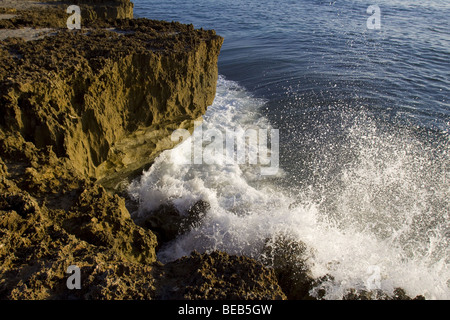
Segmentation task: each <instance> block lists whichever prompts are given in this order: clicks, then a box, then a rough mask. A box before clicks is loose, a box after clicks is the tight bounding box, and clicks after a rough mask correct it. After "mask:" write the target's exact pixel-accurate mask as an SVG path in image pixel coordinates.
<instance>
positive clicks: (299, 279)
mask: <svg viewBox="0 0 450 320" xmlns="http://www.w3.org/2000/svg"><path fill="white" fill-rule="evenodd" d="M308 255H309V252H308V248H307V247H306V245H305V244H304V243H303V242H301V241H298V240H296V239H295V238H294V237H292V236H291V235H289V234H279V235H276V236H275V237H274V238H273V239H268V240H267V241H266V245H265V248H264V251H263V253H262V262H263V264H264V265H265V266H268V267H270V268H273V270H274V272H275V275H276V277H277V279H278V283H279V285H280V287H281V288H282V290H283V292H284V293H285V294H286V296H287V298H288V299H289V300H303V299H312V298H311V297H310V296H309V291H310V290H311V289H312V287H313V285H314V283H315V282H314V279H313V278H312V276H311V273H310V270H309V267H308V264H307V259H308Z"/></svg>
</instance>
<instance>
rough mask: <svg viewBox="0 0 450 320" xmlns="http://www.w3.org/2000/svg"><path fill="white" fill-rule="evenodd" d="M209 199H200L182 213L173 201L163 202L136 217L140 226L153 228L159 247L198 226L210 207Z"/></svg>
mask: <svg viewBox="0 0 450 320" xmlns="http://www.w3.org/2000/svg"><path fill="white" fill-rule="evenodd" d="M210 207H211V206H210V204H209V203H208V202H207V201H204V200H199V201H197V202H196V203H194V205H192V207H191V208H189V210H188V211H187V213H186V214H184V215H183V214H182V213H181V212H179V211H178V209H177V208H175V206H174V205H173V204H171V203H168V204H162V205H160V206H159V207H158V208H157V209H156V210H154V211H152V212H147V213H145V214H143V216H144V217H143V218H142V217H140V218H139V217H138V218H136V219H135V221H136V223H137V224H139V225H140V226H142V227H144V228H146V229H148V230H151V231H152V232H153V233H154V234H156V236H157V237H158V248H160V247H161V246H162V245H164V244H165V243H167V242H170V241H172V240H174V239H176V238H177V237H178V236H179V235H181V234H183V233H186V232H189V230H191V229H192V228H194V227H198V226H199V225H200V224H201V223H202V220H203V219H204V218H205V217H206V213H207V211H208V210H209V209H210Z"/></svg>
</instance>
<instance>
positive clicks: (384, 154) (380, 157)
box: [129, 0, 450, 299]
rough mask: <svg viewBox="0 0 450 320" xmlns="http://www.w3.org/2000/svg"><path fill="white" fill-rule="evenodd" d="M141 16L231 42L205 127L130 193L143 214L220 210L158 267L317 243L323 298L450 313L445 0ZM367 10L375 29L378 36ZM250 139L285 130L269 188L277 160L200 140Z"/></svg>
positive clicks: (189, 8)
mask: <svg viewBox="0 0 450 320" xmlns="http://www.w3.org/2000/svg"><path fill="white" fill-rule="evenodd" d="M134 3H135V15H136V16H138V17H146V18H151V19H160V20H168V21H180V22H183V23H192V24H194V26H195V27H196V28H205V29H215V30H216V32H217V33H218V34H220V35H221V36H223V37H224V38H225V42H224V45H223V47H222V51H221V55H220V59H219V73H220V78H219V81H218V84H217V94H216V98H215V101H214V103H213V105H212V106H210V107H209V108H208V111H207V113H206V115H205V116H204V121H203V123H202V124H201V125H199V126H198V127H197V129H196V130H195V132H194V135H193V136H191V137H190V138H188V139H186V140H185V141H184V142H183V143H182V144H180V145H179V146H178V147H177V148H175V149H173V150H170V151H166V152H164V153H163V154H161V156H160V157H159V158H158V159H157V160H156V161H155V163H154V165H153V166H152V167H151V168H150V169H149V170H148V171H146V172H144V173H143V175H142V177H141V178H140V179H138V180H136V181H135V182H134V183H133V184H131V185H130V188H129V192H130V194H132V195H133V196H134V197H136V199H138V200H139V201H140V208H139V211H138V212H137V213H135V215H137V216H139V215H146V214H148V212H149V211H151V210H152V209H155V208H157V207H158V206H159V205H160V204H162V203H168V202H171V203H173V204H175V205H176V206H177V208H178V209H179V210H180V211H181V212H183V213H186V211H187V210H188V209H189V207H190V206H192V205H193V204H194V203H195V202H196V201H198V200H200V199H203V200H206V201H208V202H209V203H210V205H211V208H210V210H209V211H208V212H207V215H206V217H205V219H204V220H203V222H202V223H201V224H200V225H198V226H196V227H195V228H194V229H192V230H191V231H190V232H189V233H187V234H184V235H182V236H180V237H178V238H177V239H176V240H174V241H172V242H170V243H168V244H167V245H166V246H165V247H163V248H162V249H161V250H160V252H159V253H158V254H159V257H160V259H161V260H162V261H171V260H175V259H177V258H179V257H181V256H183V255H187V254H189V253H190V252H191V251H192V250H197V251H200V252H209V251H211V250H215V249H219V250H224V251H226V252H229V253H230V254H245V255H249V256H252V257H254V258H256V259H260V258H261V252H262V249H263V247H264V244H265V243H266V242H267V241H268V239H269V240H270V239H274V238H276V237H277V235H280V234H289V235H290V236H291V237H293V238H294V239H297V240H298V241H302V242H304V243H305V244H306V245H307V247H308V256H307V257H306V259H307V263H308V265H309V267H310V269H311V271H312V274H313V276H314V277H321V276H323V275H325V274H329V275H332V277H333V278H332V280H331V279H330V280H328V281H327V282H325V283H323V284H322V287H323V288H325V289H326V296H325V298H328V299H341V298H342V297H343V295H344V294H345V292H346V290H348V289H349V288H356V289H370V288H372V289H373V288H375V289H380V290H383V291H384V292H386V293H388V294H391V293H392V292H393V290H394V288H396V287H402V288H404V289H405V290H406V292H407V294H409V295H411V296H415V295H418V294H422V295H424V296H425V297H426V298H427V299H450V246H449V245H450V220H449V208H450V206H449V198H450V183H449V181H450V180H449V178H450V171H449V169H450V140H449V135H450V133H449V126H450V101H449V96H450V95H449V93H450V20H449V19H448V17H449V16H450V3H449V2H448V1H447V0H423V1H422V0H418V1H406V0H395V1H387V0H378V1H376V2H375V1H372V2H371V1H356V0H354V1H350V0H343V1H320V0H296V1H294V0H279V1H272V0H246V1H244V0H231V1H224V0H215V1H212V0H199V1H179V0H167V1H163V2H161V1H153V0H135V1H134ZM370 5H378V6H379V8H380V28H379V29H370V28H368V26H367V20H368V18H369V17H370V16H371V15H372V14H371V13H367V8H368V7H369V6H370ZM248 129H251V130H253V132H257V133H259V132H267V133H269V132H271V130H272V131H273V130H277V132H278V137H279V144H278V148H279V150H275V151H274V149H271V152H269V153H268V154H273V155H277V156H278V159H279V163H278V170H276V172H274V174H272V175H262V174H261V172H262V171H261V168H262V167H265V166H267V162H266V163H263V162H262V161H259V162H257V163H251V161H249V160H248V159H247V160H248V161H246V162H244V163H238V162H237V161H233V159H234V160H235V158H232V157H233V156H234V153H233V152H230V153H227V152H226V151H227V150H231V151H233V150H234V149H233V147H232V148H231V149H227V147H226V146H225V147H224V152H222V153H217V152H216V153H214V152H211V148H210V147H211V144H209V147H208V143H206V144H205V143H204V144H203V145H201V144H200V146H199V145H198V144H196V142H195V141H198V140H196V137H201V136H202V135H203V137H204V138H205V135H204V134H205V133H209V134H211V133H216V135H215V137H216V138H217V137H218V136H220V133H222V138H223V137H225V136H226V137H228V136H230V137H231V138H233V139H234V138H236V139H242V138H243V137H244V135H245V133H246V130H248ZM213 135H214V134H213ZM216 138H215V139H216ZM275 138H276V137H274V136H270V135H269V134H268V137H267V139H268V140H267V141H268V142H269V141H270V142H271V144H272V145H275V142H276V140H275ZM207 140H208V139H207ZM224 140H225V138H224ZM208 141H216V140H214V139H211V137H209V140H208ZM220 141H222V140H220ZM241 141H242V140H241ZM196 146H197V147H199V148H200V149H201V151H202V155H203V156H204V158H203V159H202V160H203V161H202V163H198V162H195V161H192V160H193V158H195V152H198V150H197V151H195V148H196ZM215 146H216V147H217V146H218V145H217V144H216V145H215ZM267 147H269V144H268V145H267ZM193 150H194V151H193ZM215 150H216V151H217V149H215ZM260 151H261V150H260ZM265 151H267V150H265ZM276 151H279V152H276ZM206 155H208V156H209V157H210V158H209V159H213V160H214V161H208V158H207V157H206ZM230 157H231V159H230ZM304 258H305V257H304ZM374 279H375V281H373V280H374ZM316 289H317V288H316ZM315 292H316V291H314V289H313V291H312V292H311V294H313V295H314V294H315Z"/></svg>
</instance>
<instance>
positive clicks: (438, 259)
mask: <svg viewBox="0 0 450 320" xmlns="http://www.w3.org/2000/svg"><path fill="white" fill-rule="evenodd" d="M263 105H264V101H263V100H260V99H256V98H254V97H252V96H251V95H250V94H249V93H248V92H246V91H245V90H244V89H243V88H241V87H239V86H238V85H237V84H236V83H234V82H232V81H228V80H225V79H224V78H222V77H221V78H219V81H218V89H217V95H216V99H215V101H214V104H213V105H212V106H211V107H210V108H209V109H208V111H207V113H206V115H205V117H204V123H203V124H202V126H203V128H204V129H207V128H216V129H219V130H222V131H225V130H227V129H230V130H234V132H237V133H236V134H239V133H238V132H241V131H239V130H236V128H244V129H245V128H248V127H255V126H256V128H262V129H269V128H270V124H269V122H268V121H267V119H265V118H264V117H262V116H260V113H259V112H258V110H259V108H260V107H261V106H263ZM362 118H364V117H362ZM359 121H360V122H358V121H356V122H355V123H354V125H353V126H350V129H349V132H348V138H349V141H348V147H349V148H353V151H354V153H355V154H356V155H357V157H356V160H355V161H353V162H352V163H351V164H348V165H347V166H346V167H345V168H343V169H342V170H341V173H340V174H339V176H338V178H339V179H338V180H339V181H338V183H336V182H332V181H328V182H326V183H324V184H323V185H322V186H321V188H318V190H312V191H311V190H309V191H308V192H306V191H305V194H303V195H299V196H298V197H297V196H295V195H292V194H291V193H290V192H289V190H286V189H283V187H281V185H279V184H277V183H276V181H277V178H278V179H279V178H283V172H282V171H281V170H280V171H279V172H278V175H277V176H276V177H262V176H261V175H260V174H259V168H258V166H255V165H239V164H231V165H230V164H227V163H229V162H228V161H227V159H225V157H226V156H225V155H223V156H220V157H223V159H222V161H216V162H215V163H214V164H201V165H193V164H192V165H191V164H182V163H188V162H189V161H182V160H183V157H188V156H191V152H190V148H191V141H190V140H189V139H188V140H186V141H184V142H183V143H182V144H180V145H179V146H178V147H177V148H174V149H173V150H170V151H166V152H164V153H162V154H161V155H160V156H159V157H158V158H157V159H156V161H155V163H154V164H153V165H152V167H151V168H150V169H149V170H148V171H146V172H144V173H143V175H142V177H141V178H140V180H139V181H136V182H134V183H133V184H132V185H131V186H130V188H129V191H130V194H131V195H133V196H134V197H135V198H136V199H139V201H140V208H139V211H138V212H137V213H135V214H136V215H137V216H139V215H145V214H148V212H149V211H151V210H153V209H155V208H157V207H158V206H159V205H160V204H162V203H167V202H169V201H170V202H172V203H173V204H174V205H175V206H176V207H177V208H178V209H179V210H180V211H181V212H183V213H185V212H186V211H187V210H188V209H189V208H190V206H192V205H193V204H194V203H195V202H196V201H198V200H199V199H203V200H206V201H208V202H209V203H210V205H211V208H210V210H209V211H208V213H207V216H206V218H205V220H204V221H203V223H202V224H201V225H200V226H197V227H196V228H194V229H193V230H191V231H190V232H189V233H187V234H184V235H182V236H179V237H178V238H177V239H176V240H174V241H172V242H170V243H169V244H167V245H166V246H165V247H163V248H162V250H160V252H159V258H160V259H161V260H162V261H171V260H175V259H177V258H179V257H181V256H184V255H188V254H190V252H191V251H192V250H197V251H200V252H208V251H211V250H215V249H218V250H224V251H226V252H228V253H230V254H245V255H249V256H252V257H255V258H259V255H260V253H261V249H262V248H263V245H264V243H265V241H266V240H267V239H268V238H272V237H274V236H275V235H277V234H279V233H280V232H289V233H290V234H291V235H293V236H295V237H297V238H298V239H299V240H301V241H303V242H304V243H305V244H306V245H307V246H308V248H310V250H311V255H310V258H309V260H308V263H309V264H310V268H311V270H312V272H313V275H314V276H315V277H320V276H323V275H325V274H330V275H332V276H333V280H330V281H328V282H326V283H324V284H323V285H322V286H323V287H324V288H326V292H327V294H326V296H325V298H328V299H340V298H342V296H343V295H344V293H345V290H346V289H348V288H357V289H367V287H368V281H369V280H370V278H371V276H373V273H374V270H376V271H377V273H379V274H377V276H378V279H377V282H376V284H377V286H379V288H380V289H381V290H383V291H385V292H386V293H392V292H393V290H394V288H396V287H402V288H404V289H405V290H406V291H407V294H409V295H411V296H414V295H417V294H424V295H425V296H426V298H429V299H449V298H450V290H449V283H448V279H450V268H449V262H450V261H449V257H450V253H449V231H448V230H450V228H449V224H448V218H449V217H448V195H449V186H448V170H447V169H448V168H447V166H448V162H447V165H445V163H446V161H447V159H448V158H447V157H448V146H444V147H445V148H446V149H445V150H443V152H441V153H440V157H441V158H440V160H439V161H440V164H441V167H440V168H436V169H435V170H436V171H435V172H429V171H430V168H433V166H434V165H435V164H433V163H429V162H430V161H431V162H432V161H433V158H432V157H431V156H430V155H429V154H430V153H431V152H428V151H429V150H420V149H421V148H423V145H421V144H420V143H416V142H414V141H408V142H406V143H404V145H403V146H402V147H400V148H399V146H398V145H397V144H399V143H400V142H398V141H396V138H395V136H394V135H389V134H384V135H383V134H380V132H378V131H377V129H376V128H375V127H374V126H370V123H371V122H370V120H367V119H365V118H364V119H360V120H359ZM446 152H447V153H446ZM416 153H417V154H416ZM424 154H425V155H424ZM220 157H219V158H220ZM325 158H326V157H325ZM174 159H178V160H179V161H173V160H174ZM185 160H187V159H185ZM219 160H220V159H219ZM320 163H321V165H326V161H322V160H321V161H320ZM421 168H422V169H421ZM430 180H431V182H430ZM424 183H431V187H430V188H427V187H424V186H423V185H422V184H424ZM311 192H312V193H316V196H315V197H311V199H310V200H308V196H307V195H308V194H310V193H311ZM317 193H320V197H317ZM300 198H301V199H302V201H299V200H298V199H300ZM305 199H306V200H305ZM313 199H314V200H313ZM317 199H321V201H317ZM437 211H439V212H437ZM433 221H434V222H433ZM313 293H314V292H313Z"/></svg>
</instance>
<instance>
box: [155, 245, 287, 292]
mask: <svg viewBox="0 0 450 320" xmlns="http://www.w3.org/2000/svg"><path fill="white" fill-rule="evenodd" d="M157 282H158V288H159V289H158V291H157V293H156V297H157V298H159V299H183V300H184V299H194V300H198V299H202V300H204V299H209V300H224V299H226V300H239V299H246V300H250V299H258V300H280V299H285V298H286V297H285V295H284V294H283V292H282V291H281V289H280V287H279V285H278V283H277V279H276V277H275V274H274V272H273V270H271V269H268V268H265V267H264V266H263V265H262V264H261V263H259V262H257V261H255V260H253V259H250V258H247V257H242V256H232V255H228V254H226V253H223V252H219V251H214V252H212V253H211V254H199V253H197V252H193V253H192V254H191V255H190V256H189V257H183V258H181V259H178V260H176V261H174V262H171V263H168V264H166V265H165V266H164V268H163V270H161V273H160V276H159V277H158V279H157Z"/></svg>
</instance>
